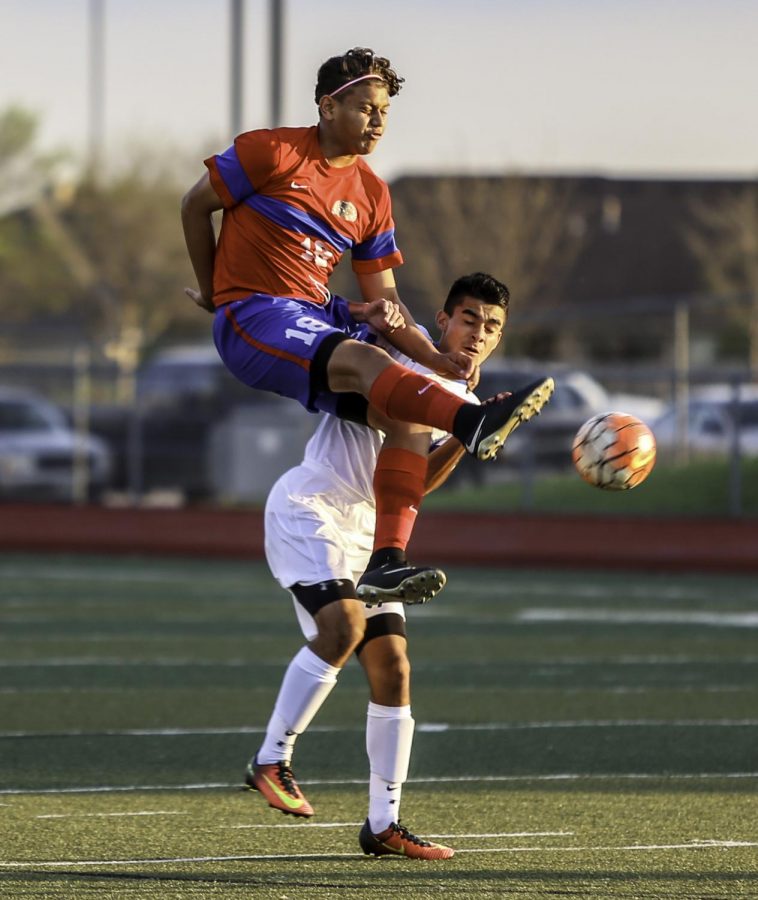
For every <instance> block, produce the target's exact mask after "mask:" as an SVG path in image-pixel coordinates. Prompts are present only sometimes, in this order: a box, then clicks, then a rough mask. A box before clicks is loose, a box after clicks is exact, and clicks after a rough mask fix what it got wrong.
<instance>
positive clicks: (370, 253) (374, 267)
mask: <svg viewBox="0 0 758 900" xmlns="http://www.w3.org/2000/svg"><path fill="white" fill-rule="evenodd" d="M376 188H377V189H378V197H377V203H376V210H375V214H374V218H373V221H372V223H371V227H370V230H369V232H368V233H367V234H366V235H365V236H364V237H363V239H362V240H361V241H360V242H359V243H358V244H356V245H355V246H354V247H353V249H352V253H351V257H352V266H353V271H354V272H359V273H367V274H371V273H373V272H383V271H384V270H385V269H394V268H395V267H396V266H400V265H402V264H403V256H402V254H401V253H400V250H399V249H398V246H397V244H396V243H395V223H394V221H393V220H392V206H391V203H390V192H389V188H388V187H387V185H386V184H385V183H384V182H383V181H379V180H378V179H377V182H376Z"/></svg>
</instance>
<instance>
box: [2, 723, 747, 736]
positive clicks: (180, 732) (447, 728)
mask: <svg viewBox="0 0 758 900" xmlns="http://www.w3.org/2000/svg"><path fill="white" fill-rule="evenodd" d="M755 727H758V719H669V720H667V719H556V720H555V721H548V722H486V723H475V722H474V723H468V724H466V723H462V724H456V723H450V722H418V723H417V724H416V733H417V734H418V733H421V734H439V733H443V732H451V733H454V732H459V731H463V732H467V731H479V732H481V731H539V730H545V729H547V730H550V729H569V730H570V729H579V728H582V729H583V728H755ZM364 730H365V726H363V725H347V726H341V725H340V726H336V725H314V726H313V727H311V728H309V731H310V732H318V733H319V734H345V733H350V732H362V731H364ZM265 731H266V729H265V727H264V726H262V725H251V726H247V725H241V726H238V725H235V726H229V727H218V728H119V729H106V730H104V731H86V730H83V729H81V730H80V729H76V730H73V731H44V732H41V731H40V732H37V731H0V739H7V740H13V739H27V738H41V739H45V740H50V739H52V738H76V737H90V738H91V737H202V736H205V735H208V736H211V735H228V734H264V733H265Z"/></svg>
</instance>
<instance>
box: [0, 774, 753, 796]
mask: <svg viewBox="0 0 758 900" xmlns="http://www.w3.org/2000/svg"><path fill="white" fill-rule="evenodd" d="M718 779H724V780H731V779H745V780H750V779H758V772H691V773H674V774H671V773H668V772H617V773H607V774H602V775H593V774H591V773H587V772H559V773H556V774H552V775H451V776H430V777H428V778H409V779H408V781H407V784H457V783H458V782H466V783H468V784H471V783H479V784H497V783H499V782H504V783H521V782H535V781H537V782H539V781H704V780H718ZM299 781H300V784H308V785H334V786H337V787H339V786H342V785H365V784H367V781H368V780H367V779H366V778H311V779H303V778H301V779H299ZM241 787H242V786H241V784H240V782H238V781H217V782H214V781H209V782H202V783H188V784H129V785H92V786H89V787H65V788H0V795H4V796H27V795H32V796H38V795H58V794H107V793H111V792H112V793H136V792H139V791H215V790H229V789H234V788H237V789H240V788H241Z"/></svg>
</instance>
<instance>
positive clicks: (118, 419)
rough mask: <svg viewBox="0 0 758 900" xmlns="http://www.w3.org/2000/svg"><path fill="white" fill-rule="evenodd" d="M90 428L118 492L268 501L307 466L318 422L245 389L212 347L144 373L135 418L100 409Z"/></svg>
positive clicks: (173, 351)
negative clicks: (301, 464)
mask: <svg viewBox="0 0 758 900" xmlns="http://www.w3.org/2000/svg"><path fill="white" fill-rule="evenodd" d="M92 420H93V430H95V431H96V432H97V433H98V434H99V435H100V436H102V437H103V438H104V439H106V440H107V441H108V443H109V444H110V446H111V448H112V449H113V452H114V454H115V458H116V467H115V468H116V472H115V478H114V482H115V487H116V488H117V489H118V490H123V491H129V492H132V491H137V492H139V493H143V494H144V493H155V492H170V493H171V494H174V495H178V496H179V497H180V498H181V499H188V500H203V499H207V498H215V499H221V500H225V501H226V500H229V501H260V500H262V499H264V498H265V496H266V493H267V491H268V489H269V488H270V487H271V485H272V484H273V482H274V481H275V480H276V478H277V477H278V476H279V475H280V474H281V473H282V472H283V471H284V470H285V469H287V468H289V467H290V466H292V465H295V464H296V463H297V462H298V461H299V459H300V457H301V456H302V451H303V449H304V447H305V443H306V441H307V439H308V437H309V436H310V434H311V433H312V431H313V428H315V425H316V422H317V417H316V416H309V415H308V414H307V413H305V412H304V411H303V409H302V408H301V407H300V406H299V405H298V404H296V403H294V402H293V401H291V400H287V399H285V398H284V397H280V396H278V395H276V394H271V393H267V392H264V391H256V390H253V389H252V388H249V387H247V386H246V385H244V384H242V382H240V381H238V380H237V379H236V378H234V376H233V375H231V373H230V372H229V371H228V370H227V369H226V367H225V366H224V364H223V362H222V361H221V359H220V358H219V356H218V353H217V352H216V349H215V348H214V347H213V346H212V345H194V346H193V345H190V346H180V347H174V348H170V349H167V350H164V351H161V352H160V353H158V354H156V356H155V357H153V359H151V360H150V361H149V362H147V363H146V364H145V365H144V366H143V367H142V369H141V370H140V371H139V373H138V377H137V405H136V407H135V408H134V409H130V408H124V407H115V406H111V407H106V408H103V407H101V408H99V409H96V410H94V411H93V417H92Z"/></svg>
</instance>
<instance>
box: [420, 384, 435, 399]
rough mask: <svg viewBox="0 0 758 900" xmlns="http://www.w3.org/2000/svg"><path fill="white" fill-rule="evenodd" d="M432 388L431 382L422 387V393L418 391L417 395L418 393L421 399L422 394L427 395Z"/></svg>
mask: <svg viewBox="0 0 758 900" xmlns="http://www.w3.org/2000/svg"><path fill="white" fill-rule="evenodd" d="M431 386H432V385H431V382H430V383H429V384H426V385H424V387H422V388H421V390H420V391H416V393H417V394H418V395H419V397H420V396H421V395H422V394H425V393H426V392H427V391H428V390H429V388H430V387H431Z"/></svg>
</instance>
